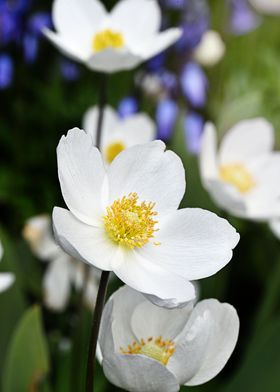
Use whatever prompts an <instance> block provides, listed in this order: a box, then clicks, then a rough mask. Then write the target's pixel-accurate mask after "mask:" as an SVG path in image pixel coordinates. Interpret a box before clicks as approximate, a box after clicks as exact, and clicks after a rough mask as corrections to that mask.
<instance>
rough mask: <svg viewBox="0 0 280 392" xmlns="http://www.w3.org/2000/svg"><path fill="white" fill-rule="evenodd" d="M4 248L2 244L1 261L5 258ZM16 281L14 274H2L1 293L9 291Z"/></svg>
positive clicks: (0, 250)
mask: <svg viewBox="0 0 280 392" xmlns="http://www.w3.org/2000/svg"><path fill="white" fill-rule="evenodd" d="M3 253H4V251H3V246H2V243H1V242H0V261H1V259H2V257H3ZM14 281H15V276H14V274H12V273H10V272H0V293H2V292H3V291H5V290H7V289H8V288H9V287H10V286H11V285H12V284H13V283H14Z"/></svg>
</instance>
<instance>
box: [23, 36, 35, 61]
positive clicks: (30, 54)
mask: <svg viewBox="0 0 280 392" xmlns="http://www.w3.org/2000/svg"><path fill="white" fill-rule="evenodd" d="M38 49H39V41H38V38H37V37H36V36H35V35H33V34H26V35H25V36H24V38H23V52H24V59H25V61H26V62H27V63H28V64H33V63H34V61H35V60H36V58H37V55H38Z"/></svg>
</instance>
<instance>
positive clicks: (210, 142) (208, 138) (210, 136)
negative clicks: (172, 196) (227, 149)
mask: <svg viewBox="0 0 280 392" xmlns="http://www.w3.org/2000/svg"><path fill="white" fill-rule="evenodd" d="M216 139H217V138H216V129H215V127H214V125H213V124H211V123H207V124H206V125H205V128H204V131H203V135H202V138H201V150H200V160H199V163H200V174H201V179H202V182H205V180H208V179H213V178H217V176H218V168H217V149H216V146H217V140H216Z"/></svg>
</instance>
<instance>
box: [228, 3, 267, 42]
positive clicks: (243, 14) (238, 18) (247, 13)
mask: <svg viewBox="0 0 280 392" xmlns="http://www.w3.org/2000/svg"><path fill="white" fill-rule="evenodd" d="M229 6H230V10H231V16H230V30H231V32H232V33H234V34H236V35H242V34H246V33H248V32H250V31H252V30H254V29H255V28H257V27H258V26H259V24H260V17H259V16H257V14H256V13H255V12H254V11H253V10H252V8H251V7H250V5H249V4H248V1H247V0H229Z"/></svg>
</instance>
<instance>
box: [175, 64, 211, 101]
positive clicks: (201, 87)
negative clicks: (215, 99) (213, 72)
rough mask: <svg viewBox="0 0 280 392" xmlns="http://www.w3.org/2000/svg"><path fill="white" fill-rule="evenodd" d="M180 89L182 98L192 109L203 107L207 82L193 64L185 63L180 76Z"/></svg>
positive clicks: (197, 67) (198, 68)
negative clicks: (184, 98) (185, 99)
mask: <svg viewBox="0 0 280 392" xmlns="http://www.w3.org/2000/svg"><path fill="white" fill-rule="evenodd" d="M180 80H181V87H182V91H183V94H184V96H185V97H186V98H187V100H188V101H189V103H190V104H191V106H192V107H194V108H201V107H203V106H204V105H205V101H206V96H207V85H208V81H207V78H206V75H205V73H204V72H203V70H202V68H201V67H200V66H199V65H198V64H196V63H193V62H190V63H187V64H186V65H185V66H184V68H183V71H182V74H181V78H180Z"/></svg>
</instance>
